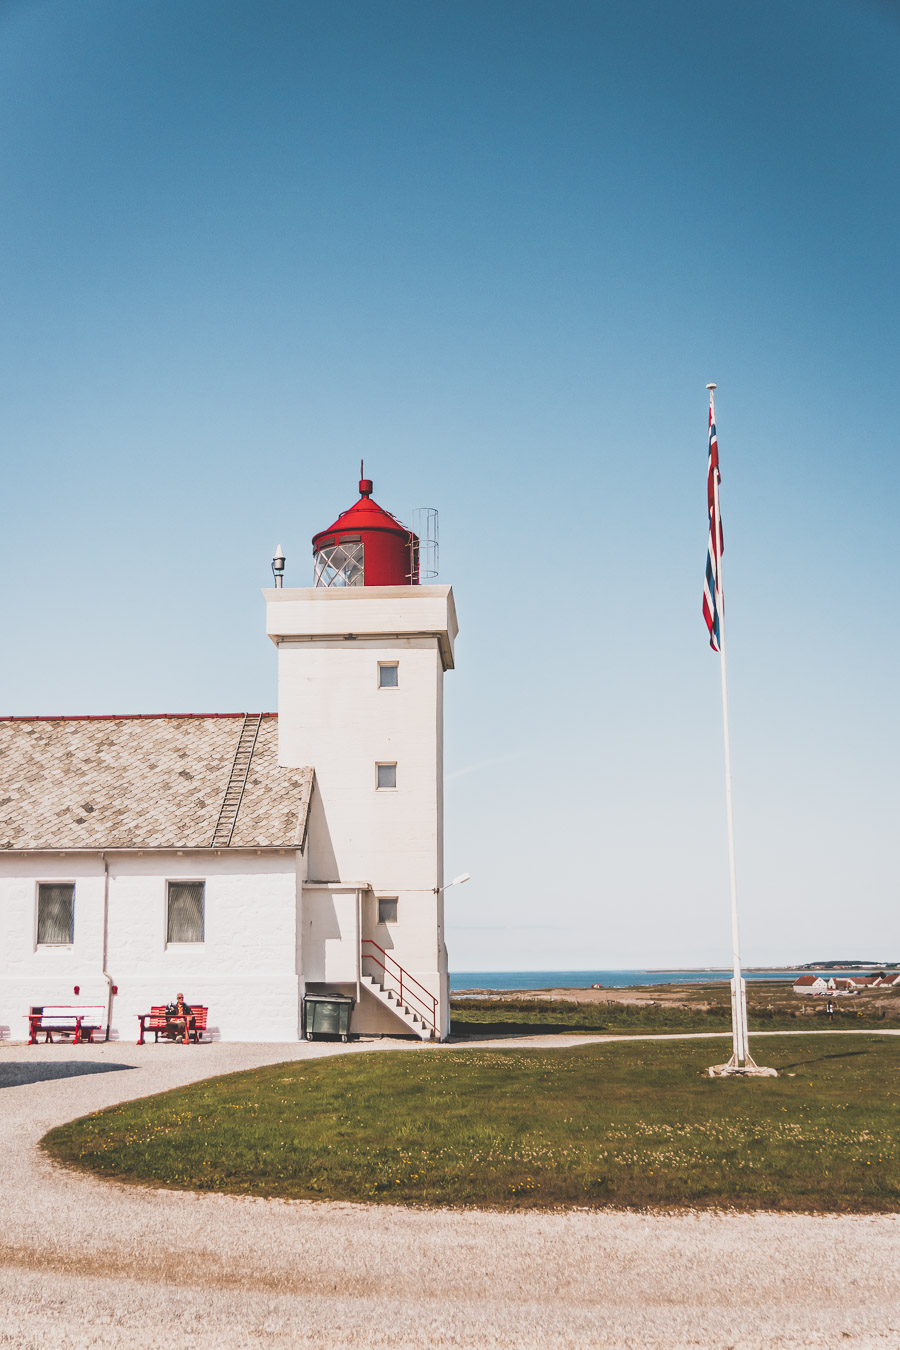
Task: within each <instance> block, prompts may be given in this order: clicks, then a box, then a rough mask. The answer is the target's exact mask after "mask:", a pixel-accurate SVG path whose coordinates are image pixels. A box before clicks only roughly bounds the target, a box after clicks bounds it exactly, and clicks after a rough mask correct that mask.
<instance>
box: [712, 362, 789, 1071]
mask: <svg viewBox="0 0 900 1350" xmlns="http://www.w3.org/2000/svg"><path fill="white" fill-rule="evenodd" d="M706 387H707V389H708V390H709V408H710V417H711V421H712V424H713V426H715V424H716V385H714V384H708V385H707V386H706ZM712 485H713V499H714V508H715V509H714V516H713V520H714V523H715V528H716V529H718V528H720V527H719V522H720V521H721V519H722V516H721V512H720V509H719V475H718V473H714V474H713V478H712ZM724 591H725V583H724V576H723V566H722V549H721V548H719V550H718V566H717V569H716V597H715V599H716V611H717V614H718V620H719V631H718V641H719V657H720V662H721V665H720V671H721V677H722V732H723V738H724V742H725V814H726V817H727V820H728V877H729V882H730V886H731V957H732V967H733V976H732V980H731V1044H732V1053H731V1059H730V1060H729V1062H728V1064H721V1065H716V1066H715V1067H714V1068H711V1069H710V1071H709V1072H710V1074H711V1075H714V1076H715V1075H717V1074H721V1073H723V1072H724V1073H728V1072H734V1071H737V1072H738V1073H742V1072H744V1073H751V1074H764V1075H765V1076H767V1077H768V1076H770V1075H771V1076H774V1075H775V1070H774V1069H760V1068H759V1067H758V1066H757V1064H756V1063H755V1062H754V1060H753V1058H752V1057H751V1055H750V1047H749V1036H748V1025H747V984H746V981H745V980H744V977H743V974H742V972H741V934H740V924H739V922H738V903H737V871H736V868H735V862H734V800H733V797H732V789H731V736H730V732H729V727H728V667H727V663H726V660H725V605H724V601H723V595H724Z"/></svg>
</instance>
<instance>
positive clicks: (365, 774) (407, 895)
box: [266, 586, 457, 1034]
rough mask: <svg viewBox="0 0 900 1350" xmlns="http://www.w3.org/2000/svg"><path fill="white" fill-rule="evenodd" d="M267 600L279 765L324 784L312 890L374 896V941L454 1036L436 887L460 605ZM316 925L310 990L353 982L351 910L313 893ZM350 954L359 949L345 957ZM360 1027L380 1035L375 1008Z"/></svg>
mask: <svg viewBox="0 0 900 1350" xmlns="http://www.w3.org/2000/svg"><path fill="white" fill-rule="evenodd" d="M266 595H267V599H268V601H269V606H268V617H267V629H268V632H269V635H270V637H271V638H272V640H273V641H274V642H275V643H276V645H277V647H278V738H279V762H280V763H281V764H284V765H287V766H291V767H297V766H301V765H304V764H312V765H314V766H315V771H316V791H315V794H314V803H313V808H312V812H311V817H310V826H309V836H308V846H307V856H308V875H309V880H310V881H311V882H329V881H331V882H342V883H345V884H347V883H350V882H353V883H359V882H367V883H368V884H369V890H368V891H367V893H366V895H365V897H364V902H363V926H362V927H363V936H365V937H370V938H373V939H374V940H375V941H376V942H378V943H379V944H380V945H381V946H383V947H385V948H386V949H387V950H389V951H390V952H391V953H392V955H393V956H394V958H395V959H396V960H397V961H398V962H399V963H400V964H401V965H402V966H403V967H404V968H405V969H406V970H408V971H409V972H410V973H411V974H412V975H414V976H415V977H416V978H417V979H418V980H420V981H421V982H422V984H423V985H424V986H425V987H426V988H427V989H429V990H430V991H431V992H432V993H433V994H434V995H435V996H436V997H438V998H439V1000H440V1002H441V1017H442V1024H443V1027H444V1032H445V1034H446V1031H447V1030H448V1029H449V1013H448V989H447V986H448V980H447V955H446V947H445V945H444V936H443V903H442V897H441V896H439V895H436V894H435V888H436V887H438V886H440V885H441V884H442V882H443V844H444V841H443V816H444V804H443V774H444V766H443V677H444V670H445V669H446V668H447V667H448V666H449V665H450V664H451V663H452V656H453V640H454V638H455V636H456V631H457V629H456V615H455V609H454V605H453V595H452V592H451V590H450V588H449V587H439V586H432V587H411V586H391V587H358V588H348V589H343V590H334V591H331V590H324V589H314V588H309V589H302V590H300V589H297V590H277V591H268V592H266ZM394 661H396V662H397V666H398V685H397V687H396V688H380V687H379V682H378V670H379V665H380V664H381V663H384V662H394ZM378 763H396V765H397V787H396V790H378V789H377V786H376V766H377V764H378ZM328 894H330V893H328ZM378 896H396V897H397V899H398V922H397V923H396V924H393V925H389V926H382V927H379V926H378V925H377V922H376V915H377V898H378ZM313 897H314V898H313ZM313 913H315V914H316V915H317V916H319V922H320V923H321V925H322V928H321V932H322V933H324V932H325V929H326V927H328V926H329V925H330V928H329V932H330V933H331V936H330V937H329V938H328V947H327V953H328V955H327V957H326V958H325V965H324V966H323V965H322V961H321V960H320V957H319V954H318V953H319V948H318V946H317V945H316V942H315V940H313V938H312V934H313V933H314V932H315V931H316V927H317V924H316V922H312V921H311V916H312V914H313ZM304 914H305V916H306V918H307V922H308V923H309V927H308V928H306V929H305V930H304V931H305V933H306V941H307V952H308V953H309V961H308V963H307V967H306V971H305V974H306V978H307V979H310V980H315V981H323V980H328V979H333V980H336V979H337V974H338V972H339V971H340V972H341V973H342V974H343V973H344V972H345V971H346V972H349V971H350V970H351V969H352V968H353V966H354V965H355V960H356V949H355V948H356V918H355V913H354V912H353V910H352V906H350V905H349V904H343V902H341V901H340V899H339V897H338V896H337V894H336V893H335V894H334V895H333V896H330V898H328V899H326V898H324V896H323V894H322V893H321V892H310V891H308V890H307V891H306V892H305V895H304ZM341 945H343V946H344V947H345V948H346V949H347V950H346V952H345V953H344V954H343V955H340V956H339V955H338V950H339V949H340V947H341ZM314 951H315V952H316V953H317V954H316V955H315V957H314V956H313V952H314ZM323 970H324V974H323ZM332 972H334V973H332ZM372 973H373V974H374V973H376V972H375V971H374V970H372ZM344 978H352V977H351V976H349V975H347V974H344ZM355 1026H356V1027H357V1029H360V1030H364V1029H372V1030H374V1029H375V1027H374V1025H373V1026H372V1027H371V1028H369V1025H368V1020H367V1013H366V1010H365V1005H362V1006H361V1007H360V1009H359V1011H358V1015H357V1019H356V1022H355Z"/></svg>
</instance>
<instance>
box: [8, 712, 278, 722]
mask: <svg viewBox="0 0 900 1350" xmlns="http://www.w3.org/2000/svg"><path fill="white" fill-rule="evenodd" d="M246 716H247V714H246V713H85V714H83V715H78V714H77V713H76V714H74V715H69V714H65V715H61V716H59V717H44V716H41V717H0V722H138V721H141V722H150V721H154V720H162V721H164V720H165V719H166V718H169V719H172V718H175V717H179V718H182V717H193V718H198V719H199V718H207V717H246ZM260 716H261V717H277V716H278V714H277V713H273V712H269V713H260Z"/></svg>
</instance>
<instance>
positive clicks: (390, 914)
mask: <svg viewBox="0 0 900 1350" xmlns="http://www.w3.org/2000/svg"><path fill="white" fill-rule="evenodd" d="M378 922H379V923H396V922H397V897H396V895H379V897H378Z"/></svg>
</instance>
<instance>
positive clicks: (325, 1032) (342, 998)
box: [303, 994, 356, 1041]
mask: <svg viewBox="0 0 900 1350" xmlns="http://www.w3.org/2000/svg"><path fill="white" fill-rule="evenodd" d="M355 1007H356V999H355V998H351V997H350V995H349V994H306V995H305V996H304V999H303V1022H304V1026H305V1027H306V1039H307V1040H308V1041H311V1040H312V1038H313V1037H314V1036H340V1038H341V1040H342V1041H346V1040H348V1039H349V1037H350V1014H351V1013H352V1012H353V1009H354V1008H355Z"/></svg>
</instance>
